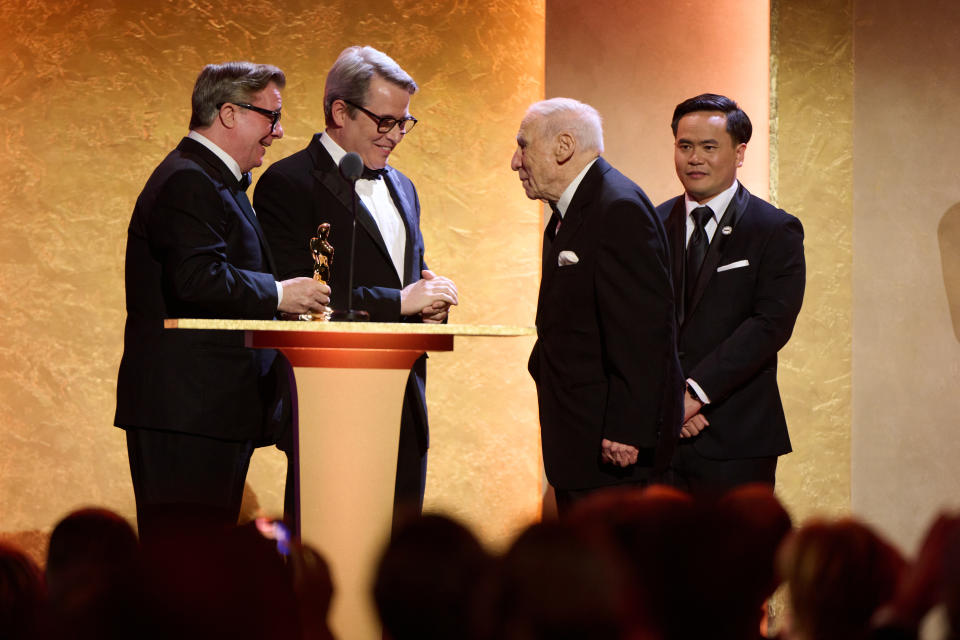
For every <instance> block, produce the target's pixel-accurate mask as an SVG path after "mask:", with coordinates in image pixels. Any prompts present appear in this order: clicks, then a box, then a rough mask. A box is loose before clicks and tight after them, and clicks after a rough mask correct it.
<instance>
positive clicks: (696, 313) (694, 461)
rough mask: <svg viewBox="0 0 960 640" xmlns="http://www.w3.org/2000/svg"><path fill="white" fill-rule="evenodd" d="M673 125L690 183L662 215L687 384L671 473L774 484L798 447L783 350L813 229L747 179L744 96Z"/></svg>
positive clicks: (689, 112) (709, 484)
mask: <svg viewBox="0 0 960 640" xmlns="http://www.w3.org/2000/svg"><path fill="white" fill-rule="evenodd" d="M671 126H672V128H673V133H674V137H675V138H676V146H675V154H674V155H675V162H676V168H677V176H679V178H680V182H681V183H682V184H683V188H684V190H685V192H686V193H685V195H682V196H679V197H676V198H673V199H671V200H668V201H667V202H664V203H663V204H661V205H660V206H659V207H658V208H657V213H658V214H659V215H660V217H661V219H662V220H663V221H664V225H665V227H666V229H667V235H668V236H669V237H670V244H671V249H672V254H673V259H672V261H673V281H674V286H675V287H676V292H677V293H676V296H677V300H678V311H679V315H678V318H679V327H680V333H679V342H678V343H677V344H678V352H679V356H680V363H681V364H682V366H683V371H684V375H685V377H686V379H687V389H686V392H685V396H684V407H685V411H684V424H683V428H682V430H681V433H680V437H681V440H680V444H679V446H678V448H677V451H676V453H675V455H674V459H673V462H672V464H671V470H670V475H671V477H672V478H673V479H674V481H675V482H676V483H677V484H678V486H680V487H681V488H683V489H687V490H691V491H694V492H698V493H699V492H704V493H713V494H716V493H720V492H723V491H726V490H728V489H730V488H732V487H735V486H737V485H740V484H745V483H749V482H763V483H767V484H770V485H771V486H772V485H773V483H774V476H775V473H776V468H777V457H778V456H780V455H782V454H785V453H788V452H789V451H790V450H791V448H790V438H789V436H788V435H787V424H786V420H785V418H784V414H783V405H782V404H781V402H780V391H779V389H778V388H777V352H778V351H779V350H780V348H781V347H783V346H784V345H785V344H786V343H787V340H788V339H789V338H790V334H791V333H792V331H793V325H794V323H795V321H796V319H797V314H798V313H799V312H800V305H801V303H802V302H803V289H804V284H805V281H806V275H805V266H804V258H803V227H802V226H801V224H800V221H799V220H797V219H796V218H795V217H793V216H791V215H790V214H788V213H786V212H784V211H783V210H781V209H777V208H776V207H774V206H772V205H771V204H769V203H767V202H764V201H763V200H761V199H760V198H757V197H755V196H753V195H751V194H750V193H749V192H748V191H747V190H746V189H744V188H743V185H741V184H740V183H739V182H738V181H737V168H738V167H740V166H742V164H743V157H744V153H745V151H746V148H747V142H749V141H750V135H751V133H752V125H751V124H750V119H749V118H748V117H747V114H746V113H744V112H743V110H741V109H740V108H739V107H738V106H737V104H736V103H735V102H734V101H732V100H730V99H729V98H726V97H724V96H719V95H715V94H703V95H699V96H696V97H694V98H690V99H689V100H686V101H684V102H682V103H680V104H679V105H677V108H676V110H675V111H674V113H673V121H672V124H671Z"/></svg>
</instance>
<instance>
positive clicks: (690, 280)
mask: <svg viewBox="0 0 960 640" xmlns="http://www.w3.org/2000/svg"><path fill="white" fill-rule="evenodd" d="M690 215H691V216H693V233H692V234H691V235H690V242H688V243H687V273H686V276H685V287H686V291H685V297H686V303H687V307H688V308H689V306H690V299H691V298H692V297H693V287H694V285H695V284H696V282H697V276H698V275H700V268H701V267H702V266H703V259H704V258H705V257H706V255H707V248H708V247H709V246H710V241H709V240H708V239H707V221H708V220H710V218H711V217H713V211H711V210H710V207H697V208H696V209H694V210H693V211H691V212H690Z"/></svg>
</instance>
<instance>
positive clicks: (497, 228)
mask: <svg viewBox="0 0 960 640" xmlns="http://www.w3.org/2000/svg"><path fill="white" fill-rule="evenodd" d="M543 25H544V5H543V2H542V0H541V1H539V2H537V1H535V2H525V1H523V2H522V1H520V0H499V1H497V2H483V3H464V2H445V1H439V0H438V1H433V2H422V1H413V0H394V1H393V2H376V3H375V2H346V1H345V0H338V1H333V2H324V3H322V4H318V3H316V2H306V1H302V2H294V1H291V2H282V3H270V2H240V3H237V2H223V1H220V0H211V1H209V2H201V3H177V2H153V3H146V4H144V3H135V2H122V1H119V0H114V1H111V0H74V1H72V2H57V3H53V2H26V3H24V2H19V1H14V0H0V35H2V38H0V78H2V80H0V83H2V90H0V109H2V111H3V114H4V119H5V121H6V123H7V124H6V126H5V127H4V134H3V136H2V138H0V144H2V148H3V151H4V154H5V158H4V162H3V163H2V165H0V182H2V184H3V185H4V189H3V190H2V191H0V296H2V300H3V305H2V306H0V336H2V338H0V507H2V513H3V523H2V525H0V535H20V536H21V538H22V539H24V540H26V539H28V538H29V532H31V531H38V530H39V531H43V530H49V529H50V528H51V527H52V526H53V525H54V524H55V523H56V521H57V520H58V519H59V518H60V517H61V516H63V515H64V514H65V513H66V512H67V511H69V510H71V509H73V508H76V507H78V506H81V505H85V504H98V505H104V506H107V507H109V508H112V509H116V510H118V511H119V512H120V513H122V514H123V515H125V516H127V517H130V518H132V517H133V514H134V508H133V495H132V490H131V487H130V480H129V471H128V469H127V460H126V451H125V446H124V438H123V433H122V432H121V431H119V430H117V429H114V428H113V427H112V426H111V424H112V420H113V407H114V393H115V380H116V379H115V376H116V369H117V365H118V363H119V359H120V354H121V350H122V331H123V320H124V304H123V252H124V246H125V242H126V227H127V223H128V221H129V217H130V212H131V210H132V208H133V204H134V200H135V198H136V196H137V194H138V193H139V191H140V188H141V187H142V186H143V183H144V182H145V180H146V178H147V176H148V175H149V173H150V171H151V170H152V169H153V168H154V167H155V166H156V164H157V163H158V162H159V161H160V160H161V159H162V158H163V156H164V155H165V154H166V153H167V152H168V151H169V150H170V149H171V148H172V147H173V146H174V145H175V144H176V143H177V141H178V140H179V138H180V137H181V136H182V135H184V134H185V133H186V124H187V121H188V119H189V96H190V91H191V88H192V85H193V81H194V78H195V77H196V74H197V73H198V72H199V70H200V68H201V67H202V65H203V64H205V63H207V62H216V61H224V60H229V59H252V60H256V61H262V62H271V63H274V64H277V65H279V66H280V67H282V68H283V69H284V70H285V71H286V72H287V74H288V81H289V83H288V86H287V89H286V91H285V92H284V119H283V124H284V129H285V131H286V135H285V137H284V139H283V140H281V141H278V142H276V143H275V144H274V146H273V148H272V149H271V150H270V151H269V153H268V155H267V160H268V162H269V161H273V160H276V159H279V158H281V157H283V156H285V155H288V154H290V153H293V152H295V151H297V150H298V149H300V148H302V147H303V146H304V145H305V144H306V142H307V141H308V140H309V138H310V136H311V135H312V134H313V132H314V131H317V130H319V129H321V128H322V126H323V116H322V105H321V98H322V91H323V77H324V73H325V71H326V69H327V68H328V67H329V66H330V64H331V63H332V62H333V60H334V58H335V56H336V54H337V53H338V52H339V51H340V50H341V49H342V48H343V47H344V46H347V45H349V44H356V43H360V44H368V43H369V44H373V45H375V46H378V47H379V48H381V49H383V50H385V51H387V52H388V53H389V54H391V55H392V56H394V57H395V58H396V59H397V60H398V61H399V62H400V63H401V64H402V65H404V66H405V67H406V68H407V69H408V70H409V71H410V72H411V73H412V74H413V76H414V77H415V78H416V79H417V81H418V82H419V83H420V85H421V92H420V94H418V95H417V96H416V97H414V99H413V101H412V104H411V110H412V112H413V113H414V114H415V115H416V116H417V117H418V118H420V119H421V124H420V125H419V126H418V127H417V129H416V130H415V131H414V132H413V133H412V134H411V135H410V137H409V139H408V140H407V141H406V142H405V143H404V144H403V146H401V147H400V148H399V150H398V151H397V153H396V154H395V156H394V159H393V161H392V162H393V164H394V165H395V166H397V167H398V168H400V169H402V170H403V171H405V172H406V173H407V174H408V175H410V176H411V177H412V178H413V180H414V181H415V182H416V183H417V185H418V187H419V190H420V197H421V204H422V208H423V218H422V226H423V231H424V236H425V238H426V244H427V259H428V260H429V263H430V265H431V267H433V268H434V269H435V270H436V271H437V272H438V273H442V274H445V275H448V276H450V277H452V278H454V279H455V281H456V282H457V284H458V285H459V289H460V296H461V307H460V308H458V309H456V310H455V312H454V314H453V316H452V321H454V322H461V323H504V324H532V322H533V317H534V308H535V305H536V291H537V276H538V265H539V263H538V254H539V250H538V246H539V235H540V226H539V223H538V208H537V207H536V206H535V205H532V204H531V203H530V202H529V201H528V200H527V199H526V198H525V197H524V196H523V193H522V190H521V189H520V188H519V186H518V185H517V184H516V178H515V176H514V175H513V174H512V172H510V170H509V167H508V164H509V161H510V155H511V153H512V151H513V145H514V140H513V136H514V132H515V130H516V123H517V122H519V120H520V118H521V116H522V114H523V112H524V109H525V107H526V105H527V104H529V103H530V102H532V101H534V100H537V99H539V98H540V97H541V96H542V95H543V85H542V78H543V55H544V54H543V51H544V40H543V28H544V27H543ZM258 173H259V172H258ZM255 177H256V176H255ZM529 348H530V341H529V339H516V340H510V339H505V340H502V341H499V340H491V339H484V340H473V341H471V339H460V340H458V342H457V351H456V352H455V353H454V354H450V355H444V356H441V357H437V358H434V359H433V360H432V362H431V368H430V369H431V370H430V375H429V390H428V397H429V402H430V411H431V427H432V431H433V434H432V435H433V441H432V444H433V447H432V449H431V453H430V473H429V477H428V486H427V508H430V509H443V510H449V511H454V512H455V513H456V514H457V515H459V516H460V517H462V518H463V519H464V520H466V521H468V522H469V523H471V524H473V525H475V526H476V528H477V529H478V531H479V532H480V533H481V535H482V537H483V538H484V539H485V540H487V541H488V542H491V543H493V544H499V543H502V542H503V541H504V540H506V539H507V538H509V536H510V535H512V533H513V532H514V531H515V530H516V528H517V527H518V526H520V525H521V524H525V523H527V522H529V521H531V520H532V519H534V518H536V517H537V515H538V513H539V439H538V437H539V434H538V429H537V421H536V404H535V391H534V387H533V384H532V382H531V381H530V380H529V377H528V376H527V375H526V373H525V371H524V366H525V362H526V354H527V353H528V352H529ZM282 474H283V464H282V457H281V456H278V455H276V454H275V453H270V452H263V453H258V454H257V456H256V457H255V460H254V465H253V468H252V470H251V474H250V478H249V480H250V484H251V486H252V488H253V489H254V491H255V492H256V493H257V494H258V495H259V499H260V502H261V504H262V505H263V506H264V508H266V509H267V510H268V511H270V512H274V513H275V512H277V511H278V510H279V508H280V504H281V501H280V497H281V496H280V494H281V492H282ZM34 538H35V536H34ZM34 538H29V539H34Z"/></svg>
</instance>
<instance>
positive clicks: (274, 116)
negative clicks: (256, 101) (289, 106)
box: [217, 102, 280, 133]
mask: <svg viewBox="0 0 960 640" xmlns="http://www.w3.org/2000/svg"><path fill="white" fill-rule="evenodd" d="M225 104H227V103H226V102H221V103H220V104H218V105H217V109H219V108H220V107H222V106H223V105H225ZM230 104H235V105H237V106H238V107H243V108H244V109H249V110H250V111H256V112H257V113H259V114H260V115H263V116H266V117H268V118H270V133H273V132H274V130H275V129H276V128H277V123H278V122H280V112H279V111H270V110H269V109H262V108H260V107H255V106H253V105H252V104H246V103H244V102H231V103H230Z"/></svg>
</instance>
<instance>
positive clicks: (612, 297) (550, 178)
mask: <svg viewBox="0 0 960 640" xmlns="http://www.w3.org/2000/svg"><path fill="white" fill-rule="evenodd" d="M602 152H603V130H602V127H601V123H600V115H599V114H598V113H597V111H596V109H594V108H593V107H591V106H589V105H586V104H583V103H581V102H578V101H576V100H571V99H569V98H553V99H551V100H545V101H543V102H538V103H535V104H534V105H532V106H531V107H530V108H529V109H528V111H527V114H526V116H525V117H524V119H523V121H522V122H521V124H520V131H519V132H518V133H517V150H516V151H515V152H514V154H513V160H512V162H511V168H512V169H513V170H514V171H516V172H517V173H518V175H519V177H520V182H521V184H522V185H523V188H524V191H525V192H526V194H527V197H529V198H531V199H534V200H543V201H545V202H547V203H548V204H549V205H550V208H551V210H552V211H553V215H552V217H551V219H550V221H549V222H548V223H547V227H546V229H545V230H544V242H543V270H542V274H541V281H540V295H539V300H538V302H537V318H536V325H537V341H536V343H535V344H534V347H533V352H532V353H531V354H530V361H529V370H530V374H531V375H532V376H533V379H534V381H535V382H536V385H537V397H538V400H539V407H540V431H541V442H542V445H543V463H544V467H545V469H546V472H547V478H548V479H549V481H550V484H551V485H552V486H553V488H554V492H555V494H556V497H557V507H558V508H559V510H560V512H561V513H566V512H567V511H568V510H569V509H570V507H571V506H572V505H573V503H575V502H576V501H577V500H579V499H581V498H583V497H585V496H587V495H589V494H591V493H593V492H595V491H597V490H599V489H603V488H604V487H610V486H615V485H634V486H642V485H644V484H646V483H647V482H649V481H650V480H651V479H652V478H653V477H655V475H656V474H657V473H658V472H659V471H663V470H665V469H666V465H667V462H669V458H670V453H671V452H672V449H673V446H674V444H675V442H676V437H677V431H678V430H679V428H680V419H681V417H682V414H683V398H682V394H683V378H682V376H681V373H680V364H679V362H678V361H677V355H676V349H675V340H676V324H675V323H676V312H675V309H674V292H673V286H672V285H671V282H670V260H669V249H668V245H667V237H666V234H665V233H664V230H663V225H662V224H661V223H660V220H659V219H658V218H657V216H656V212H655V211H654V208H653V205H652V204H651V203H650V201H649V200H648V199H647V196H646V195H645V194H644V192H643V190H642V189H640V187H638V186H637V185H636V184H634V183H633V182H631V181H630V180H629V179H628V178H627V177H626V176H624V175H623V174H621V173H620V172H619V171H617V170H616V169H614V168H613V167H611V166H610V165H609V164H608V163H607V161H606V160H604V159H603V158H601V157H600V154H601V153H602Z"/></svg>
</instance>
